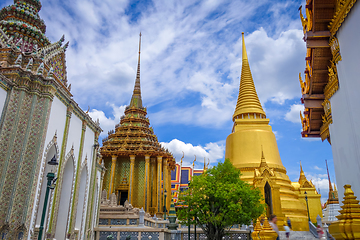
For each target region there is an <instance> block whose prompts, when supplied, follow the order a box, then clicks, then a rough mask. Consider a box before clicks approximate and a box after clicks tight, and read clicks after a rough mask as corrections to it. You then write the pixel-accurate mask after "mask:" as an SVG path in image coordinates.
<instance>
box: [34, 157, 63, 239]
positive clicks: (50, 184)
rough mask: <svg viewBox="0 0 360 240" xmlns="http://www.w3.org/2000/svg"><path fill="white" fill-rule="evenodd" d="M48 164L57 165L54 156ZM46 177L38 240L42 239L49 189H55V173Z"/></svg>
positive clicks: (50, 173) (49, 173)
mask: <svg viewBox="0 0 360 240" xmlns="http://www.w3.org/2000/svg"><path fill="white" fill-rule="evenodd" d="M48 164H49V165H50V166H56V165H58V164H59V163H58V162H57V161H56V156H55V155H54V157H53V158H52V159H51V160H50V161H49V162H48ZM46 177H47V187H46V193H45V200H44V206H43V212H42V215H41V222H40V227H39V236H38V240H41V238H42V233H43V230H44V221H45V215H46V208H47V203H48V198H49V191H50V189H54V187H55V182H56V179H57V178H55V173H53V172H52V171H50V172H48V174H47V175H46Z"/></svg>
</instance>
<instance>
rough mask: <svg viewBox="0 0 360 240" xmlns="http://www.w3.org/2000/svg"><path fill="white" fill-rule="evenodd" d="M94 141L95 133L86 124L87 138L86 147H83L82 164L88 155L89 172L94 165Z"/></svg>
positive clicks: (85, 140)
mask: <svg viewBox="0 0 360 240" xmlns="http://www.w3.org/2000/svg"><path fill="white" fill-rule="evenodd" d="M94 141H95V133H94V131H93V130H91V128H89V127H88V126H86V131H85V139H84V148H83V154H82V156H83V157H82V162H81V165H83V164H84V161H85V157H86V156H87V168H88V169H87V170H88V173H90V172H91V167H92V161H93V157H94V147H93V146H94Z"/></svg>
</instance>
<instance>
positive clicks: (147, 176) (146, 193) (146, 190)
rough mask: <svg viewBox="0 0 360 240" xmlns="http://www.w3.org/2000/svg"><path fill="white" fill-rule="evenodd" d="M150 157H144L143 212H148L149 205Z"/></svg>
mask: <svg viewBox="0 0 360 240" xmlns="http://www.w3.org/2000/svg"><path fill="white" fill-rule="evenodd" d="M149 179H150V155H145V179H144V183H145V187H144V198H145V199H144V205H145V208H144V209H145V212H149V206H150V205H149V204H150V197H151V196H150V180H149Z"/></svg>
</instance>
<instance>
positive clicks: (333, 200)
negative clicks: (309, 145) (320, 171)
mask: <svg viewBox="0 0 360 240" xmlns="http://www.w3.org/2000/svg"><path fill="white" fill-rule="evenodd" d="M325 163H326V171H327V174H328V179H329V198H328V200H327V203H328V204H338V203H339V198H338V192H337V190H336V187H335V183H334V187H335V190H334V189H333V187H332V184H331V181H330V174H329V168H328V164H327V160H325Z"/></svg>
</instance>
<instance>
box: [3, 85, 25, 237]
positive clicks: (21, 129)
mask: <svg viewBox="0 0 360 240" xmlns="http://www.w3.org/2000/svg"><path fill="white" fill-rule="evenodd" d="M22 94H23V95H24V98H23V101H21V104H20V106H19V107H20V110H19V114H18V116H17V119H16V120H15V122H16V126H14V128H13V131H12V134H15V136H14V138H13V145H12V147H10V148H9V149H8V151H9V152H10V156H9V159H8V160H7V161H8V164H7V168H6V173H5V181H4V186H5V187H4V188H3V189H2V195H1V198H0V212H1V213H2V214H4V215H5V219H6V220H10V219H9V218H10V211H11V205H10V204H11V200H12V198H13V197H14V195H13V194H14V190H15V189H16V185H15V183H16V179H17V176H18V174H19V165H20V159H21V154H22V151H23V145H24V141H25V135H26V132H27V126H28V119H29V116H30V113H31V105H32V101H31V98H32V96H31V95H29V94H25V93H24V92H22ZM5 121H7V120H5ZM10 141H11V140H10ZM24 181H25V179H24ZM27 181H28V178H27ZM18 207H19V208H22V207H23V206H21V205H20V206H18ZM0 218H1V217H0ZM19 218H20V216H16V218H15V219H14V220H15V221H18V220H19ZM5 219H4V220H5ZM10 229H14V226H10ZM10 234H11V233H10Z"/></svg>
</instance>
